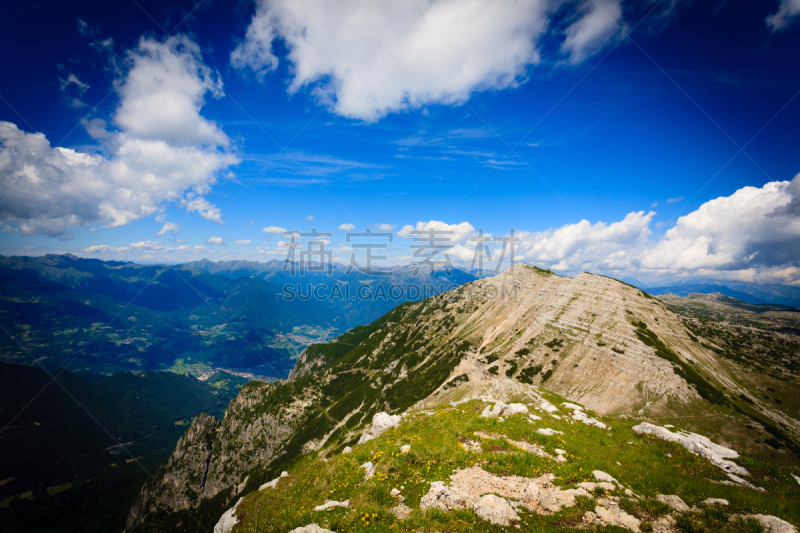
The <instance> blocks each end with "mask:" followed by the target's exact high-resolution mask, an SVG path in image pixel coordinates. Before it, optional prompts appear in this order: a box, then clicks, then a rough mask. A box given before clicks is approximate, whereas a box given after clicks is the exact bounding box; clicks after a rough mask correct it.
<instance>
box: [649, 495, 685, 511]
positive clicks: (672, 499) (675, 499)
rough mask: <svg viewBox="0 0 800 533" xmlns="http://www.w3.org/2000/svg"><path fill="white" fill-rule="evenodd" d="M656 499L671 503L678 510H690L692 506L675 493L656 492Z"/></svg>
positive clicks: (667, 503)
mask: <svg viewBox="0 0 800 533" xmlns="http://www.w3.org/2000/svg"><path fill="white" fill-rule="evenodd" d="M656 500H658V501H660V502H661V503H663V504H666V505H669V506H670V507H672V508H673V509H675V510H676V511H688V510H689V509H690V507H689V506H688V505H686V502H684V501H683V500H682V499H681V497H680V496H677V495H675V494H656Z"/></svg>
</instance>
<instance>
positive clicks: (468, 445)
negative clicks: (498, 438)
mask: <svg viewBox="0 0 800 533" xmlns="http://www.w3.org/2000/svg"><path fill="white" fill-rule="evenodd" d="M459 444H460V445H461V447H462V448H464V450H465V451H468V452H475V453H480V452H482V451H483V448H481V443H480V442H478V441H477V440H471V439H464V440H462V441H461V442H459Z"/></svg>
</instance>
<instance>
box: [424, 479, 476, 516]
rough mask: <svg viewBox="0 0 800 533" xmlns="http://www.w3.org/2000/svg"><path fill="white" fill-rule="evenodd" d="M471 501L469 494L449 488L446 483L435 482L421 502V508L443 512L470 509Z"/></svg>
mask: <svg viewBox="0 0 800 533" xmlns="http://www.w3.org/2000/svg"><path fill="white" fill-rule="evenodd" d="M470 499H471V498H470V496H469V494H466V493H464V492H463V491H461V490H459V489H457V488H453V487H448V486H447V485H445V484H444V481H434V482H433V483H431V488H430V489H428V493H427V494H426V495H425V496H423V497H422V499H421V500H420V502H419V508H420V509H421V510H423V511H427V510H428V509H441V510H442V511H451V510H456V509H468V508H469V506H470ZM473 505H474V504H473Z"/></svg>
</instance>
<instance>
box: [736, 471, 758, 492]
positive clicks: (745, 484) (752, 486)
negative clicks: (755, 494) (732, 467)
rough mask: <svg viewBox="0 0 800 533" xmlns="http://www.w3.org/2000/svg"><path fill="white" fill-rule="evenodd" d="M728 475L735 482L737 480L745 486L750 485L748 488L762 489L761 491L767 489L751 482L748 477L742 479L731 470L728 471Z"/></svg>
mask: <svg viewBox="0 0 800 533" xmlns="http://www.w3.org/2000/svg"><path fill="white" fill-rule="evenodd" d="M728 477H729V478H731V479H732V480H733V481H734V482H736V483H737V484H739V485H744V486H745V487H748V488H751V489H755V490H760V491H761V492H764V490H765V489H763V488H762V487H756V486H755V485H753V484H752V483H750V482H749V481H747V480H746V479H742V478H740V477H739V476H737V475H736V474H731V473H730V472H728Z"/></svg>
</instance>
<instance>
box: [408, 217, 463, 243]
mask: <svg viewBox="0 0 800 533" xmlns="http://www.w3.org/2000/svg"><path fill="white" fill-rule="evenodd" d="M412 231H424V232H429V231H434V232H436V234H435V237H436V238H437V239H440V238H441V239H448V241H447V242H450V243H452V244H453V245H455V244H456V243H461V244H463V243H465V242H468V241H469V239H470V237H472V236H473V235H474V234H475V228H474V227H473V226H472V224H470V223H469V222H462V223H460V224H447V223H445V222H442V221H440V220H431V221H430V222H422V221H420V222H417V224H416V225H415V226H411V225H408V226H403V228H402V229H401V230H400V231H398V232H397V235H398V236H400V237H404V238H406V239H415V240H416V239H424V238H425V237H426V235H414V234H412V233H411V232H412ZM448 232H450V233H448ZM419 242H421V243H422V244H424V242H423V241H419ZM442 244H444V241H443V242H442Z"/></svg>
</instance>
